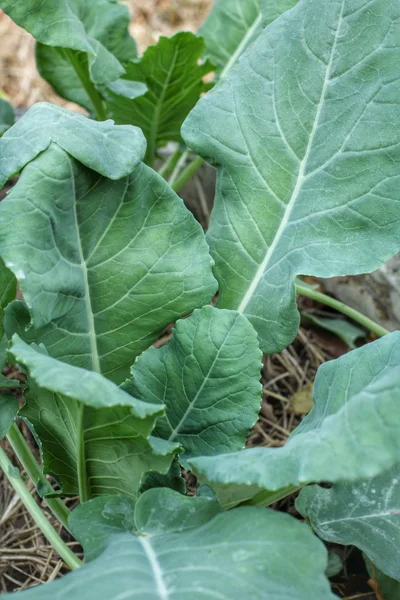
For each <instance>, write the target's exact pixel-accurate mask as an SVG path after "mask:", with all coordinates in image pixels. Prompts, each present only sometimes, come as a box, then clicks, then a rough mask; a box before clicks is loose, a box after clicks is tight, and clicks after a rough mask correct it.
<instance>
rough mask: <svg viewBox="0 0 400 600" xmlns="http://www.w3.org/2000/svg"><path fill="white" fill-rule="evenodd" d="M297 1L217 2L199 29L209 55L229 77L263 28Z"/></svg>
mask: <svg viewBox="0 0 400 600" xmlns="http://www.w3.org/2000/svg"><path fill="white" fill-rule="evenodd" d="M296 2H297V0H215V2H214V6H213V8H212V9H211V12H210V14H209V16H208V17H207V19H206V21H205V22H204V23H203V25H202V26H201V27H200V29H199V35H201V36H202V37H203V38H204V40H205V43H206V55H207V56H208V57H209V58H210V59H211V61H212V62H213V64H215V65H216V66H217V67H218V68H219V69H220V70H221V69H222V71H223V73H224V74H226V73H227V72H228V71H229V70H230V69H231V67H232V66H233V65H234V64H235V62H236V61H237V60H238V58H239V56H240V55H241V54H242V53H243V52H244V51H245V50H246V49H247V48H248V46H249V45H250V44H251V43H252V42H253V41H254V40H255V39H256V38H257V37H258V36H259V35H260V33H261V32H262V28H263V26H266V25H268V23H271V22H272V21H274V20H275V19H276V18H277V17H279V15H281V14H282V13H284V12H285V11H286V10H288V9H289V8H292V6H294V5H295V4H296Z"/></svg>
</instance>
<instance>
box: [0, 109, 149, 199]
mask: <svg viewBox="0 0 400 600" xmlns="http://www.w3.org/2000/svg"><path fill="white" fill-rule="evenodd" d="M51 144H53V145H54V144H57V145H58V146H60V147H61V148H63V149H64V150H65V151H66V152H68V154H70V155H71V156H73V157H74V158H76V159H77V160H79V161H80V162H81V163H82V164H84V165H86V166H87V167H89V168H90V169H93V170H94V171H96V172H97V173H100V174H101V175H104V176H105V177H109V178H110V179H120V178H121V177H125V176H126V175H129V173H131V172H132V171H133V169H134V168H135V167H136V166H137V165H138V164H139V163H140V161H141V160H142V158H143V156H144V153H145V151H146V141H145V139H144V137H143V134H142V132H141V131H140V129H138V128H137V127H132V126H130V125H117V126H116V125H114V123H113V122H112V121H104V122H102V123H98V122H96V121H92V120H91V119H87V118H86V117H84V116H82V115H78V114H76V113H73V112H70V111H68V110H65V109H63V108H60V107H59V106H55V105H53V104H47V103H46V102H40V103H39V104H35V105H34V106H32V108H30V109H29V110H28V112H26V113H25V114H24V116H23V117H22V118H21V119H19V121H17V123H16V124H15V125H14V126H13V127H11V129H9V130H8V131H6V133H5V134H4V135H3V137H2V138H1V139H0V188H1V187H3V185H4V184H5V182H6V181H7V179H9V178H10V177H12V176H13V175H15V174H16V173H18V172H19V171H20V170H21V169H22V168H23V167H25V165H27V164H28V163H29V162H30V161H32V160H33V159H34V158H35V157H36V156H38V155H39V154H40V153H41V152H43V151H44V150H46V149H47V148H49V147H50V146H51Z"/></svg>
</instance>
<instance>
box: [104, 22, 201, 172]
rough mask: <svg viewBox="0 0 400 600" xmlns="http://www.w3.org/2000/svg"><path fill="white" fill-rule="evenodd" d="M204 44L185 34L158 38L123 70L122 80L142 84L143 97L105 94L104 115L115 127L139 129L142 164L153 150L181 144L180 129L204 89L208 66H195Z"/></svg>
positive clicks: (150, 159)
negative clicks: (143, 153) (143, 151)
mask: <svg viewBox="0 0 400 600" xmlns="http://www.w3.org/2000/svg"><path fill="white" fill-rule="evenodd" d="M203 49H204V43H203V41H202V40H201V39H199V38H197V37H196V36H195V35H193V34H192V33H189V32H181V33H178V34H176V35H174V36H173V37H171V38H166V37H161V38H160V40H159V41H158V43H157V44H156V45H155V46H150V47H149V48H147V50H146V52H145V53H144V55H143V57H142V58H141V59H140V60H137V61H132V62H130V63H129V64H128V65H127V66H126V75H125V76H124V78H126V79H128V80H130V81H137V82H143V83H144V84H145V85H146V86H147V89H148V91H147V93H146V94H144V96H140V97H138V98H136V99H135V100H133V101H132V100H129V99H127V98H125V97H122V96H118V95H116V94H111V93H110V94H109V97H108V99H109V102H108V103H107V111H108V114H109V115H110V116H111V117H112V118H113V119H115V121H116V122H117V123H130V124H132V125H136V126H138V127H141V129H142V130H143V133H144V135H145V136H146V139H147V144H148V146H147V154H146V160H147V161H148V162H152V160H153V159H154V154H155V151H156V149H157V147H159V146H161V145H163V144H164V143H166V142H168V141H172V140H176V141H181V139H182V138H181V134H180V130H181V125H182V123H183V121H184V119H185V118H186V116H187V114H188V113H189V111H190V110H191V109H192V108H193V107H194V105H195V104H196V102H197V100H198V99H199V97H200V94H201V92H203V91H204V90H205V89H206V86H205V84H204V83H203V77H204V76H205V75H206V74H207V73H209V72H210V71H211V70H212V66H211V65H210V63H203V64H198V61H199V58H200V56H201V55H202V53H203Z"/></svg>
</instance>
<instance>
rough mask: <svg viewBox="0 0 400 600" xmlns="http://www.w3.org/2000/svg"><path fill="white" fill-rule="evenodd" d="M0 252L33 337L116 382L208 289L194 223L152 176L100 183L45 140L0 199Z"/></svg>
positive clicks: (139, 172)
mask: <svg viewBox="0 0 400 600" xmlns="http://www.w3.org/2000/svg"><path fill="white" fill-rule="evenodd" d="M84 121H87V122H90V121H88V119H84ZM96 125H99V124H96ZM11 131H12V130H11ZM6 135H7V134H6ZM3 139H4V138H3ZM0 143H1V142H0ZM112 151H113V148H112V147H111V150H110V152H112ZM120 152H121V153H124V152H126V147H125V146H124V147H121V148H120ZM115 158H117V156H116V157H115ZM39 231H40V232H41V234H40V236H39V235H38V232H39ZM0 254H1V256H2V257H3V259H4V260H5V262H6V264H7V265H8V266H9V267H10V269H11V270H12V271H13V272H14V273H15V275H16V276H17V279H18V280H19V283H20V287H21V289H22V292H23V295H24V298H25V301H26V303H27V304H28V306H29V308H30V310H31V314H32V323H33V326H34V329H35V330H36V331H35V335H36V341H37V342H38V343H39V342H42V343H43V344H44V345H45V346H46V348H47V349H48V351H49V353H50V355H51V356H53V357H55V358H58V359H60V360H63V361H65V362H69V363H72V364H75V365H78V366H81V367H84V368H87V369H93V370H97V371H99V372H102V373H103V374H104V375H105V376H107V377H109V378H111V379H113V380H114V381H117V382H118V383H119V382H121V381H123V380H124V379H125V378H126V377H127V376H128V374H129V366H130V365H131V364H132V362H133V361H134V359H135V357H136V356H137V355H138V354H140V353H141V352H142V351H143V350H144V349H145V348H147V347H148V346H149V345H150V344H151V343H152V342H153V341H154V340H155V339H156V338H157V336H158V335H159V333H160V332H161V331H162V330H163V329H164V327H166V326H167V325H168V324H169V323H171V322H173V321H175V320H176V319H177V318H179V317H181V316H183V315H186V314H188V313H189V312H191V311H192V310H193V309H194V308H196V307H197V306H202V305H203V304H206V303H207V302H209V300H210V299H211V297H212V295H213V293H214V292H215V288H216V282H215V280H214V278H213V276H212V272H211V259H210V256H209V254H208V248H207V245H206V242H205V240H204V236H203V232H202V230H201V227H200V225H198V223H196V221H195V220H194V218H193V217H192V215H191V214H190V213H189V211H188V210H187V209H186V208H185V207H184V205H183V203H182V201H181V200H180V199H179V198H178V197H177V196H176V194H174V192H173V191H172V190H171V188H169V186H168V185H167V183H166V182H165V181H164V180H163V179H162V178H161V177H159V176H158V175H157V174H156V173H155V172H154V171H152V170H151V169H149V168H148V167H145V166H144V165H139V166H138V167H137V168H136V169H135V170H134V171H133V173H132V174H131V175H130V176H129V177H127V178H125V179H121V180H119V181H116V182H114V181H110V180H109V179H105V178H103V177H99V176H98V175H97V174H96V173H94V172H93V171H89V170H88V169H86V168H85V167H83V166H82V165H80V164H79V163H77V162H76V161H74V160H72V159H71V158H70V157H69V156H68V155H67V154H66V153H65V152H64V151H62V150H61V149H60V148H59V147H58V146H57V145H55V144H53V145H52V146H51V148H49V149H48V150H47V151H46V152H45V153H42V154H41V155H40V156H38V158H37V159H36V160H35V161H34V162H32V163H30V164H29V165H28V166H27V167H26V168H25V169H24V171H23V173H22V175H21V177H20V179H19V181H18V184H17V185H16V186H15V187H14V188H13V190H12V191H11V192H10V193H9V195H8V196H7V198H6V199H5V200H3V202H2V203H1V205H0ZM28 334H29V332H28ZM20 335H21V332H20ZM22 337H25V336H24V335H22Z"/></svg>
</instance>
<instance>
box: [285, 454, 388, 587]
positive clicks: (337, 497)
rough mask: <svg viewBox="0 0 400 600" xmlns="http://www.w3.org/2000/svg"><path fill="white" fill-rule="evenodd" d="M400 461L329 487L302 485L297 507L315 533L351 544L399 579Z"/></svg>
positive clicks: (325, 538) (384, 571)
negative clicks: (367, 476)
mask: <svg viewBox="0 0 400 600" xmlns="http://www.w3.org/2000/svg"><path fill="white" fill-rule="evenodd" d="M399 467H400V461H399V462H397V464H396V465H395V466H394V467H393V468H392V469H390V470H389V471H386V472H385V473H382V474H381V475H379V476H377V477H373V478H371V479H369V480H367V481H363V482H360V483H356V484H345V483H339V484H336V485H333V486H332V488H330V489H324V488H319V487H315V486H314V487H312V488H305V489H304V490H302V492H301V494H300V497H299V499H298V501H297V508H298V510H299V511H300V512H301V513H302V514H303V515H304V516H305V517H306V518H307V519H308V520H309V522H310V524H311V526H312V527H313V529H315V531H316V532H317V534H318V535H319V537H321V538H322V539H324V540H328V541H330V542H336V543H338V544H344V545H354V546H357V547H358V548H360V549H361V550H363V552H365V553H366V554H367V555H368V556H369V557H370V559H371V560H372V561H373V562H374V563H375V564H376V565H377V567H378V568H379V569H381V570H382V571H383V573H386V575H389V576H390V577H394V578H395V579H399V580H400V476H399V472H400V469H399Z"/></svg>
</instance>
